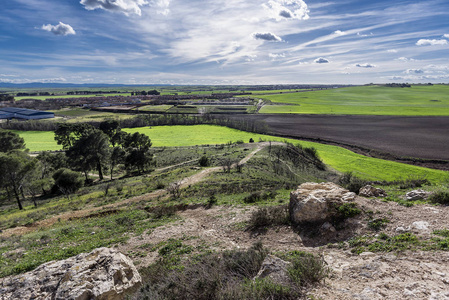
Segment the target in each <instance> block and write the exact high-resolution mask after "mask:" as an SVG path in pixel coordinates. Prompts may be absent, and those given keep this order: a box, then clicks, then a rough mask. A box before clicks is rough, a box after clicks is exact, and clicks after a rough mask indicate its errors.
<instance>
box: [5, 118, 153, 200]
mask: <svg viewBox="0 0 449 300" xmlns="http://www.w3.org/2000/svg"><path fill="white" fill-rule="evenodd" d="M55 140H56V141H57V143H58V144H59V145H61V146H62V147H63V149H64V150H65V151H64V152H60V153H50V152H42V153H40V154H39V155H38V156H37V157H31V156H29V155H28V153H27V150H26V149H25V143H24V140H23V138H21V137H20V136H19V135H17V134H16V133H13V132H11V131H6V130H0V190H1V191H2V192H3V194H4V197H6V198H7V199H8V200H9V201H12V200H13V199H15V200H16V202H17V204H18V207H19V209H23V206H22V201H23V200H24V199H25V197H26V196H31V197H32V199H33V201H34V205H35V206H37V203H36V196H37V195H40V194H49V193H62V194H64V195H66V196H67V197H68V198H69V197H70V194H72V193H74V192H75V191H76V190H78V189H79V188H81V187H82V186H83V185H84V184H90V183H91V182H90V179H89V174H90V172H96V173H98V176H99V178H100V180H103V179H104V176H105V173H106V172H109V175H110V177H111V179H112V178H113V176H114V172H115V171H116V170H117V168H118V166H122V167H123V168H124V169H125V170H126V172H128V173H133V172H137V173H139V174H140V173H143V172H147V171H150V170H151V169H152V167H153V155H152V153H151V152H150V147H151V145H152V144H151V140H150V138H149V137H148V136H146V135H145V134H141V133H138V132H136V133H134V134H129V133H126V132H124V131H122V130H121V128H120V126H119V123H118V122H117V121H105V122H102V123H101V124H100V126H99V128H95V127H93V126H91V125H89V124H60V126H59V127H58V129H57V130H56V131H55ZM82 174H83V175H82Z"/></svg>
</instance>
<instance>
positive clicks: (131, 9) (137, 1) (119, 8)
mask: <svg viewBox="0 0 449 300" xmlns="http://www.w3.org/2000/svg"><path fill="white" fill-rule="evenodd" d="M80 3H81V4H82V5H84V7H85V8H86V9H87V10H95V9H104V10H107V11H111V12H121V13H124V14H125V15H129V14H136V15H139V16H140V15H141V14H142V10H141V8H142V6H145V5H149V4H150V3H149V2H148V1H147V0H81V2H80Z"/></svg>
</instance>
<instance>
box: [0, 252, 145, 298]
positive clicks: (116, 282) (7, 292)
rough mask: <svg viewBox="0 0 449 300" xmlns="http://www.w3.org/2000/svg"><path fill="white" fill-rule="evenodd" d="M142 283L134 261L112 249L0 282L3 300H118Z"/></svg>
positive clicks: (60, 262) (56, 263)
mask: <svg viewBox="0 0 449 300" xmlns="http://www.w3.org/2000/svg"><path fill="white" fill-rule="evenodd" d="M141 282H142V279H141V277H140V275H139V273H138V272H137V269H136V267H135V266H134V264H133V263H132V261H131V260H130V259H129V258H128V257H126V256H125V255H123V254H121V253H120V252H118V251H116V250H114V249H110V248H98V249H95V250H94V251H92V252H90V253H83V254H79V255H77V256H75V257H71V258H68V259H66V260H62V261H52V262H48V263H45V264H43V265H41V266H39V267H38V268H37V269H35V270H34V271H31V272H28V273H25V274H22V275H18V276H12V277H7V278H3V279H0V296H1V297H0V298H1V299H21V300H25V299H35V300H38V299H52V300H53V299H54V300H90V299H100V300H119V299H124V298H125V296H126V295H127V294H129V293H132V292H135V291H136V290H137V289H138V288H139V286H140V285H141Z"/></svg>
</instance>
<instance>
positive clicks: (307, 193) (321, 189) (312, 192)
mask: <svg viewBox="0 0 449 300" xmlns="http://www.w3.org/2000/svg"><path fill="white" fill-rule="evenodd" d="M355 198H356V194H355V193H352V192H350V191H348V190H346V189H344V188H342V187H340V186H338V185H336V184H335V183H332V182H326V183H324V182H323V183H310V182H308V183H303V184H301V185H300V186H299V188H298V189H297V190H296V191H293V192H291V193H290V206H289V210H290V219H291V221H292V222H293V223H295V224H301V223H317V222H318V223H324V222H326V221H329V220H330V219H331V218H332V217H333V216H334V215H335V214H336V213H337V211H336V209H335V207H338V206H340V205H342V204H343V203H345V202H349V201H353V200H354V199H355Z"/></svg>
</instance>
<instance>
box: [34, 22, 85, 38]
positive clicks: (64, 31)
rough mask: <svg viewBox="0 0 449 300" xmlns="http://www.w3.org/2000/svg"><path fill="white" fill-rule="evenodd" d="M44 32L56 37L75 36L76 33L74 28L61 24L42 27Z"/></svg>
mask: <svg viewBox="0 0 449 300" xmlns="http://www.w3.org/2000/svg"><path fill="white" fill-rule="evenodd" d="M41 29H42V30H45V31H48V32H51V33H53V34H54V35H75V34H76V31H75V30H74V29H73V28H72V26H70V25H68V24H64V23H62V22H59V24H58V25H51V24H47V25H42V27H41Z"/></svg>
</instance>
